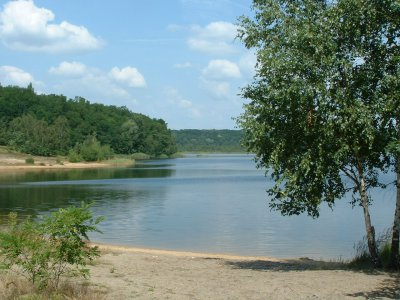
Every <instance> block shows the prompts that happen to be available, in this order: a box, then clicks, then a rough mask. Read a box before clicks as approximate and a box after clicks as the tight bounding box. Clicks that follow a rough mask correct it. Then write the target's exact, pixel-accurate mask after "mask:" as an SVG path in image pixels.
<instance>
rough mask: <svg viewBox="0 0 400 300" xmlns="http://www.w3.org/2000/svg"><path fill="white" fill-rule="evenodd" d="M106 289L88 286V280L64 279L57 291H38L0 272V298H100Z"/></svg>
mask: <svg viewBox="0 0 400 300" xmlns="http://www.w3.org/2000/svg"><path fill="white" fill-rule="evenodd" d="M106 293H107V291H106V289H104V288H99V287H93V286H90V284H89V283H88V282H77V281H72V280H71V281H68V280H65V281H63V282H62V283H61V284H60V287H59V289H58V290H57V291H54V290H45V291H41V292H39V291H38V290H37V288H36V287H35V286H34V285H32V284H31V283H30V282H28V281H27V280H25V279H24V278H21V277H19V276H17V275H14V274H11V273H9V272H6V271H2V272H1V273H0V299H4V300H16V299H31V300H45V299H54V300H59V299H60V300H61V299H68V300H102V299H106Z"/></svg>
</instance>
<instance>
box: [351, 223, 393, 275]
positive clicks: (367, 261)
mask: <svg viewBox="0 0 400 300" xmlns="http://www.w3.org/2000/svg"><path fill="white" fill-rule="evenodd" d="M391 235H392V232H391V230H390V229H388V230H386V231H384V232H382V233H381V234H379V235H378V237H377V239H376V244H377V247H378V253H379V257H380V259H381V262H382V267H383V269H388V267H389V263H390V253H391V249H390V248H391V247H390V242H391V240H390V239H391ZM354 249H355V251H356V255H355V257H354V258H353V259H352V260H351V261H350V262H349V264H348V266H349V268H352V269H373V268H374V266H373V264H372V260H371V256H370V254H369V250H368V241H367V237H364V238H363V239H362V240H361V241H359V242H358V243H357V244H356V245H355V246H354Z"/></svg>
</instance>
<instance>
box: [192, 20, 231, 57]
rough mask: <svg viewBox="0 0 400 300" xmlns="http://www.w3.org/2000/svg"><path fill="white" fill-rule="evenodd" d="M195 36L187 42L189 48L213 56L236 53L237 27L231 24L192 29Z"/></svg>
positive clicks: (196, 26) (215, 24)
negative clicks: (234, 43)
mask: <svg viewBox="0 0 400 300" xmlns="http://www.w3.org/2000/svg"><path fill="white" fill-rule="evenodd" d="M191 30H192V32H193V34H194V35H193V36H192V37H190V38H189V39H188V40H187V44H188V46H189V48H191V49H193V50H197V51H202V52H206V53H211V54H229V53H233V52H236V49H235V47H234V45H233V41H234V38H235V37H236V34H237V26H236V25H234V24H232V23H229V22H222V21H220V22H212V23H210V24H208V25H207V26H205V27H201V26H198V25H195V26H192V28H191Z"/></svg>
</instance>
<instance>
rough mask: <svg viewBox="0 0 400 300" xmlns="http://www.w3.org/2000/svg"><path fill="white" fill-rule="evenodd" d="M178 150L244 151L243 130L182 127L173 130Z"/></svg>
mask: <svg viewBox="0 0 400 300" xmlns="http://www.w3.org/2000/svg"><path fill="white" fill-rule="evenodd" d="M172 134H173V135H174V137H175V139H176V144H177V147H178V151H183V152H244V151H245V149H244V148H243V147H242V146H241V140H242V137H243V132H242V131H241V130H229V129H222V130H216V129H212V130H208V129H181V130H172Z"/></svg>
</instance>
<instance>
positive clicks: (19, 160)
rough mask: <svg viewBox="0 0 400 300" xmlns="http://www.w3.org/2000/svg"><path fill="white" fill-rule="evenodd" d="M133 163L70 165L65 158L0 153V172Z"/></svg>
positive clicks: (118, 165) (115, 164) (90, 167)
mask: <svg viewBox="0 0 400 300" xmlns="http://www.w3.org/2000/svg"><path fill="white" fill-rule="evenodd" d="M28 157H32V158H34V162H35V163H34V164H33V165H30V164H26V163H25V159H26V158H28ZM132 163H133V161H129V160H125V161H123V162H122V163H120V162H118V161H117V162H116V163H114V162H113V161H104V162H79V163H70V162H68V161H67V160H66V159H65V158H64V159H61V160H60V159H57V158H56V157H44V156H30V155H27V154H20V153H0V172H3V173H5V172H14V171H34V170H63V169H93V168H110V167H124V166H129V165H131V164H132Z"/></svg>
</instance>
